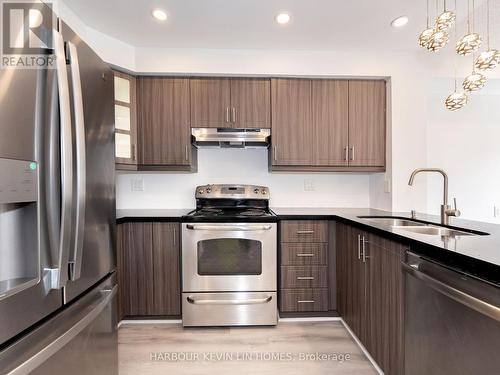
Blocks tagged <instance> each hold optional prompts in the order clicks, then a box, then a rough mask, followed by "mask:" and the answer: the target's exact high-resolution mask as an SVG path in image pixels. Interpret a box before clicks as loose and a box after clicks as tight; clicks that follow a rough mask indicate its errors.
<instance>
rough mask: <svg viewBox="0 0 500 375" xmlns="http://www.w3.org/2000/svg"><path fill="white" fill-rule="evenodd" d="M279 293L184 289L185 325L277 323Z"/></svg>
mask: <svg viewBox="0 0 500 375" xmlns="http://www.w3.org/2000/svg"><path fill="white" fill-rule="evenodd" d="M276 295H277V293H276V292H270V293H268V292H251V293H244V292H238V293H183V294H182V325H183V326H185V327H200V326H249V325H276V324H277V323H278V312H277V309H278V307H277V300H276V299H277V296H276Z"/></svg>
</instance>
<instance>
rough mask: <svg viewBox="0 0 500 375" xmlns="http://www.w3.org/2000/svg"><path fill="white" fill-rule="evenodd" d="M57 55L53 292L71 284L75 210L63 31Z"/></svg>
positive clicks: (57, 36) (56, 35)
mask: <svg viewBox="0 0 500 375" xmlns="http://www.w3.org/2000/svg"><path fill="white" fill-rule="evenodd" d="M52 35H53V39H54V51H55V56H56V75H57V89H58V93H59V111H60V122H61V126H60V134H61V151H60V152H61V221H60V223H61V224H60V231H59V249H58V256H57V266H56V268H53V269H50V270H49V271H50V279H51V288H52V289H61V288H62V287H63V286H65V285H66V282H67V281H68V271H67V269H68V261H69V249H70V246H71V223H72V219H71V217H72V211H73V140H72V134H71V128H72V126H71V106H70V98H69V84H68V73H67V70H66V54H65V52H64V40H63V37H62V35H61V33H60V32H58V31H56V30H52Z"/></svg>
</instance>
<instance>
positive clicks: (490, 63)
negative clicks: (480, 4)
mask: <svg viewBox="0 0 500 375" xmlns="http://www.w3.org/2000/svg"><path fill="white" fill-rule="evenodd" d="M486 7H487V8H488V9H487V13H486V33H487V34H486V41H487V47H488V49H487V50H486V51H484V52H481V53H480V55H479V56H478V58H477V59H476V62H475V63H474V66H475V67H476V68H477V69H479V70H488V69H495V68H496V67H497V66H498V64H500V51H499V50H497V49H495V48H491V47H490V34H491V30H490V11H491V9H490V0H487V2H486Z"/></svg>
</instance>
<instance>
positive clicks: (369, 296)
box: [336, 223, 405, 374]
mask: <svg viewBox="0 0 500 375" xmlns="http://www.w3.org/2000/svg"><path fill="white" fill-rule="evenodd" d="M336 233H337V236H336V251H337V285H338V289H337V293H338V294H337V304H338V306H337V308H338V312H339V314H340V316H341V317H342V318H343V319H344V321H345V322H346V323H347V325H349V327H350V328H351V330H352V331H353V332H354V333H355V334H356V336H357V337H358V338H359V340H360V341H361V342H362V343H363V345H364V346H365V348H366V349H367V350H368V352H369V353H370V355H371V356H372V357H373V359H374V360H375V361H376V362H377V363H378V365H379V366H380V368H381V369H382V370H383V371H384V373H385V374H401V373H403V363H404V358H403V321H404V316H403V311H404V299H403V291H404V281H403V280H404V279H403V276H402V272H401V265H400V262H401V257H402V256H403V254H404V249H405V246H404V245H402V244H400V243H397V242H394V241H391V240H388V239H385V238H382V237H379V236H377V235H374V234H372V233H367V232H365V231H361V230H358V229H357V228H356V227H353V226H350V225H346V224H342V223H337V228H336Z"/></svg>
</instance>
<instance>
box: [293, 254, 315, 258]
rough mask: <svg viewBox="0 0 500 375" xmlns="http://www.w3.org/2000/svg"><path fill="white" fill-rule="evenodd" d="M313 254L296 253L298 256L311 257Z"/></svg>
mask: <svg viewBox="0 0 500 375" xmlns="http://www.w3.org/2000/svg"><path fill="white" fill-rule="evenodd" d="M314 255H315V254H297V256H298V257H313V256H314Z"/></svg>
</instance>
